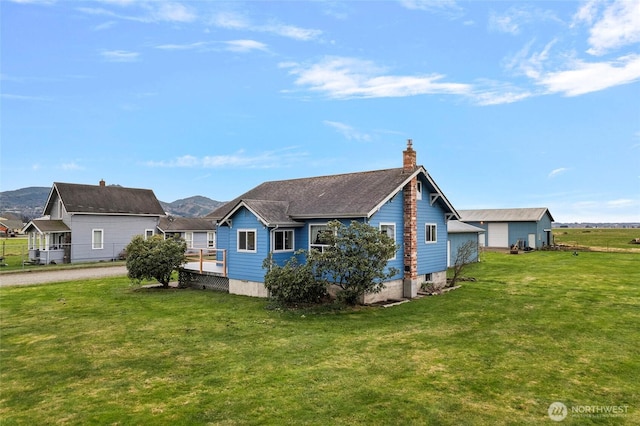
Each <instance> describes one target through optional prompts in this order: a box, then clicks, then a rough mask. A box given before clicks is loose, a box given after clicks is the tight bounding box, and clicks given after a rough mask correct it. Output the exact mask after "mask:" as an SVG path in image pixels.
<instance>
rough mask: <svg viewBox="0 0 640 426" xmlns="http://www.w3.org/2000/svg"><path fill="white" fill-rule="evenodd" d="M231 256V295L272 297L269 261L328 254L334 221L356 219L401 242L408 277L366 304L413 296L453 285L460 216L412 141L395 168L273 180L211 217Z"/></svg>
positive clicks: (399, 260)
mask: <svg viewBox="0 0 640 426" xmlns="http://www.w3.org/2000/svg"><path fill="white" fill-rule="evenodd" d="M207 218H209V219H212V220H214V221H215V222H216V223H217V235H216V247H217V248H218V249H224V250H226V253H227V270H228V272H227V276H228V279H229V292H230V293H233V294H243V295H250V296H258V297H267V296H268V292H267V290H266V289H265V287H264V275H265V270H264V269H262V262H263V260H264V259H265V258H266V257H267V255H268V254H269V252H271V253H273V257H274V259H275V261H276V262H278V263H284V262H285V261H286V260H287V259H289V258H290V257H291V256H293V254H294V252H295V251H296V250H298V249H305V250H311V249H319V250H322V249H323V243H322V239H321V238H320V237H319V236H321V235H322V232H323V231H324V230H326V228H327V223H328V222H330V221H331V220H334V219H337V220H340V221H342V222H343V223H345V224H349V223H350V222H351V221H353V220H356V221H360V222H364V223H368V224H369V225H371V226H374V227H377V228H379V229H380V231H381V232H386V233H387V234H388V235H389V236H391V237H392V238H394V239H395V241H396V244H398V245H399V247H400V248H399V250H398V251H397V252H396V255H395V256H394V257H393V258H392V259H390V260H389V266H393V267H396V268H398V270H400V271H401V272H400V273H399V274H397V275H396V276H394V277H392V278H391V279H390V280H389V281H388V282H386V283H385V290H383V292H381V293H378V294H370V295H366V297H365V300H364V302H365V303H372V302H375V301H379V300H389V299H400V298H411V297H415V296H416V295H417V292H418V290H419V288H420V285H421V284H422V283H423V282H426V281H433V282H441V283H444V282H446V270H447V223H448V221H449V220H451V219H459V216H458V213H457V212H456V210H455V209H454V208H453V206H452V205H451V203H450V202H449V200H447V198H446V197H445V195H444V193H443V192H442V191H441V190H440V188H439V187H438V185H437V184H436V183H435V181H434V180H433V178H432V177H431V176H430V175H429V173H428V172H427V171H426V169H425V168H424V167H423V166H418V165H417V164H416V151H415V150H414V149H413V147H412V142H411V140H409V141H408V144H407V148H406V150H405V151H403V166H402V167H399V168H394V169H385V170H376V171H368V172H360V173H349V174H339V175H330V176H320V177H312V178H302V179H291V180H282V181H271V182H265V183H262V184H261V185H258V186H257V187H255V188H253V189H251V190H250V191H248V192H246V193H244V194H242V195H240V196H239V197H237V198H236V199H234V200H232V201H231V202H229V203H227V204H225V205H224V206H222V207H220V208H219V209H217V210H215V211H214V212H212V213H211V214H209V215H208V216H207Z"/></svg>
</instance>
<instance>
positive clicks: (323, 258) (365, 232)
mask: <svg viewBox="0 0 640 426" xmlns="http://www.w3.org/2000/svg"><path fill="white" fill-rule="evenodd" d="M328 228H329V231H331V232H326V233H325V234H324V235H323V237H324V239H325V241H323V243H325V244H327V245H326V246H325V248H324V250H322V251H320V250H311V252H310V253H309V255H308V262H309V264H310V265H311V266H312V268H313V272H314V273H315V275H316V277H317V278H318V279H320V280H323V281H325V282H326V283H327V284H335V285H337V286H338V287H340V288H341V291H340V292H339V293H338V298H339V299H340V300H341V301H343V302H345V303H347V304H351V305H355V304H356V303H358V301H359V300H360V299H361V298H362V296H364V294H365V293H378V292H380V291H382V289H384V281H385V280H386V279H388V278H391V277H392V276H394V275H396V274H398V272H399V270H398V269H397V268H388V267H387V263H388V260H389V259H390V258H392V257H393V256H394V254H395V252H396V250H397V249H398V247H397V245H396V243H395V241H394V240H393V239H392V238H391V237H389V236H388V235H387V234H385V233H382V232H380V231H379V230H378V229H377V228H374V227H373V226H371V225H368V224H366V223H362V222H358V221H352V222H351V224H350V225H349V226H346V225H344V224H343V223H341V222H340V221H337V220H334V221H331V222H329V224H328Z"/></svg>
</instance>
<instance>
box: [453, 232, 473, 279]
mask: <svg viewBox="0 0 640 426" xmlns="http://www.w3.org/2000/svg"><path fill="white" fill-rule="evenodd" d="M477 259H478V243H477V242H476V241H471V240H470V241H467V242H466V243H464V244H462V245H461V246H460V247H458V251H457V252H456V258H455V262H454V264H453V277H452V278H451V280H450V282H449V285H450V286H451V287H453V286H454V285H456V282H457V281H458V279H460V278H461V277H462V271H463V270H464V269H465V267H466V266H467V265H468V264H469V263H472V262H476V261H477Z"/></svg>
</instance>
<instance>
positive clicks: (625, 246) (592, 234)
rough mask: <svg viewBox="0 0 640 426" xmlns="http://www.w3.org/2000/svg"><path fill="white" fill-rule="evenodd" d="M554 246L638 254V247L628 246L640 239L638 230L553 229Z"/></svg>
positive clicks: (639, 249)
mask: <svg viewBox="0 0 640 426" xmlns="http://www.w3.org/2000/svg"><path fill="white" fill-rule="evenodd" d="M553 237H554V239H555V243H556V244H562V245H566V246H571V247H577V248H580V249H588V250H598V251H628V252H636V253H640V245H638V244H630V243H629V242H630V241H631V240H633V239H635V238H640V229H638V228H554V229H553Z"/></svg>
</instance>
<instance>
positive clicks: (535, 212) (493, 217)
mask: <svg viewBox="0 0 640 426" xmlns="http://www.w3.org/2000/svg"><path fill="white" fill-rule="evenodd" d="M458 213H460V220H461V221H463V222H537V221H539V220H540V219H542V217H543V216H544V215H545V213H548V214H549V217H550V218H551V221H552V222H553V217H552V216H551V213H550V212H549V209H547V208H546V207H535V208H521V209H479V210H458Z"/></svg>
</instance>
